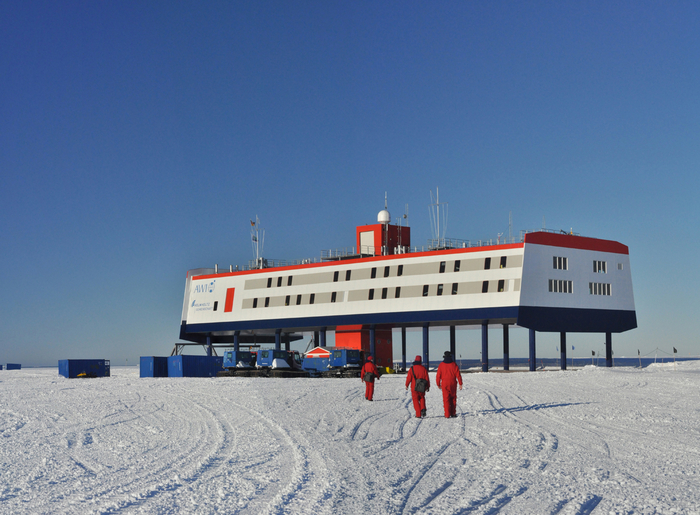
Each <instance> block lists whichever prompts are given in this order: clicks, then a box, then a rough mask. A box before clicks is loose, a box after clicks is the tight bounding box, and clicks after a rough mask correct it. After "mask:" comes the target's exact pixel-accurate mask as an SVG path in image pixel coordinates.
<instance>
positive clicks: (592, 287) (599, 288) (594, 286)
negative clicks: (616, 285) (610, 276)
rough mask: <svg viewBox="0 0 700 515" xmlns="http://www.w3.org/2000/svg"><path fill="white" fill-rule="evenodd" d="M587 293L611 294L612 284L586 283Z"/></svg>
mask: <svg viewBox="0 0 700 515" xmlns="http://www.w3.org/2000/svg"><path fill="white" fill-rule="evenodd" d="M588 293H589V294H590V295H606V296H610V295H612V286H611V285H610V284H607V283H588Z"/></svg>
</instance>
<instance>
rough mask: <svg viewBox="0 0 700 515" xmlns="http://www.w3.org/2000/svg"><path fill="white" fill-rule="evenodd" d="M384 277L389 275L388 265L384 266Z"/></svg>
mask: <svg viewBox="0 0 700 515" xmlns="http://www.w3.org/2000/svg"><path fill="white" fill-rule="evenodd" d="M384 277H389V267H388V266H385V267H384Z"/></svg>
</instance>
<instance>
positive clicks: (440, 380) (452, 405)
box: [435, 351, 462, 418]
mask: <svg viewBox="0 0 700 515" xmlns="http://www.w3.org/2000/svg"><path fill="white" fill-rule="evenodd" d="M435 382H436V383H437V386H438V388H440V389H441V390H442V402H443V404H444V405H445V418H454V417H456V416H457V382H459V389H460V390H461V389H462V373H461V372H460V371H459V367H458V366H457V363H455V362H454V359H452V353H450V351H445V355H444V358H443V360H442V363H440V364H439V365H438V369H437V376H436V377H435Z"/></svg>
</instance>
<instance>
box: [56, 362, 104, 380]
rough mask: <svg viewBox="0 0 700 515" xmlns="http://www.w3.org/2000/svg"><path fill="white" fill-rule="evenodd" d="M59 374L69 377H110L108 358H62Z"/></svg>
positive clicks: (59, 364) (59, 363)
mask: <svg viewBox="0 0 700 515" xmlns="http://www.w3.org/2000/svg"><path fill="white" fill-rule="evenodd" d="M58 374H59V375H62V376H63V377H67V378H69V379H74V378H76V377H79V376H80V377H109V374H110V365H109V360H108V359H60V360H58Z"/></svg>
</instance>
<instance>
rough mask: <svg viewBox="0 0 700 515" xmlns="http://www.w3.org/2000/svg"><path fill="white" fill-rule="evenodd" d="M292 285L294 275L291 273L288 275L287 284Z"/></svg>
mask: <svg viewBox="0 0 700 515" xmlns="http://www.w3.org/2000/svg"><path fill="white" fill-rule="evenodd" d="M291 285H292V276H291V275H290V276H289V277H287V286H291Z"/></svg>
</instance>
